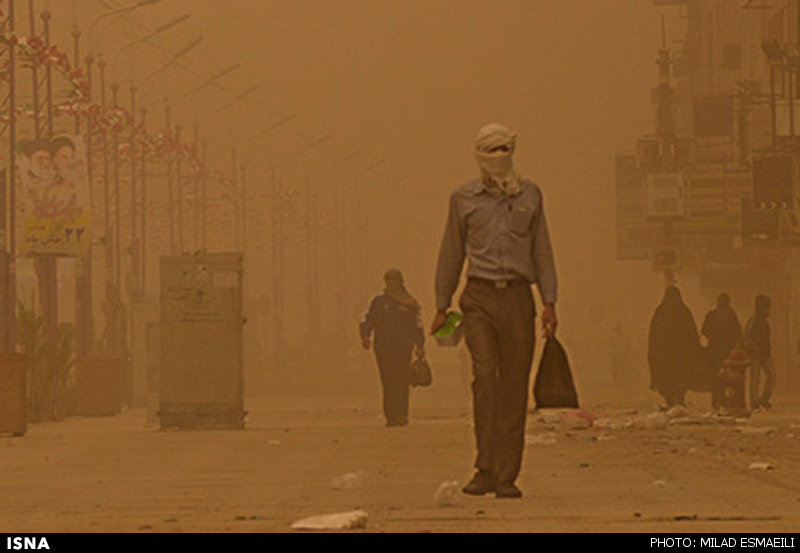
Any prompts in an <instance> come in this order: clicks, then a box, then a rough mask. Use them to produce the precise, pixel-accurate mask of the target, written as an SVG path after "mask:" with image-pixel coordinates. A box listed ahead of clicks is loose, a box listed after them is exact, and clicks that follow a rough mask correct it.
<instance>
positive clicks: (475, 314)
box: [460, 280, 536, 483]
mask: <svg viewBox="0 0 800 553" xmlns="http://www.w3.org/2000/svg"><path fill="white" fill-rule="evenodd" d="M460 306H461V310H462V312H463V313H464V323H463V324H464V330H465V336H466V341H467V347H468V348H469V351H470V354H471V355H472V373H473V382H472V394H473V409H474V413H473V414H474V418H475V439H476V441H477V446H478V455H477V459H476V460H475V467H476V468H477V469H478V470H482V471H489V472H492V473H493V474H494V476H495V479H496V480H497V482H499V483H512V482H514V480H516V478H517V475H518V474H519V470H520V467H521V465H522V451H523V448H524V444H525V419H526V416H527V411H528V384H529V380H530V373H531V364H532V363H533V347H534V342H535V339H536V335H535V332H536V326H535V317H536V308H535V306H534V301H533V294H532V293H531V288H530V286H528V285H527V284H522V285H512V286H509V287H507V288H496V287H495V286H493V285H492V284H491V283H485V282H482V281H474V280H470V281H469V282H468V283H467V287H466V289H465V290H464V294H463V295H462V296H461V301H460Z"/></svg>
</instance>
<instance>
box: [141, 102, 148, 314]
mask: <svg viewBox="0 0 800 553" xmlns="http://www.w3.org/2000/svg"><path fill="white" fill-rule="evenodd" d="M146 123H147V108H146V107H143V108H142V133H143V134H146V133H147V126H146ZM141 163H142V171H141V172H142V208H141V209H142V212H141V213H142V276H141V289H142V297H143V298H144V299H145V300H147V147H146V146H145V145H144V144H142V157H141Z"/></svg>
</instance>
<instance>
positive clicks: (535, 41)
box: [19, 0, 705, 398]
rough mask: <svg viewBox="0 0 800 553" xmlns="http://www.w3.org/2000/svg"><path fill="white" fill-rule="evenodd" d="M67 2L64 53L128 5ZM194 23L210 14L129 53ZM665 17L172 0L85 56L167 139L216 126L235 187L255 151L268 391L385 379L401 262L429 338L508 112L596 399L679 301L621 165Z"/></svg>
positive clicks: (614, 4)
mask: <svg viewBox="0 0 800 553" xmlns="http://www.w3.org/2000/svg"><path fill="white" fill-rule="evenodd" d="M47 4H48V3H47V2H44V3H41V6H37V9H39V8H41V9H49V10H50V11H51V12H52V13H53V21H54V22H61V23H60V24H59V25H54V26H53V34H54V40H53V42H55V43H57V44H63V45H68V44H71V42H72V39H71V37H70V36H69V35H68V33H69V31H70V26H71V25H72V24H77V25H78V26H79V27H80V28H82V29H88V28H90V26H91V25H92V23H93V21H94V20H95V18H97V17H98V16H99V15H101V14H102V13H104V11H108V10H110V9H112V7H117V8H118V7H122V6H123V5H124V4H123V3H121V2H120V3H116V4H115V3H111V2H109V3H107V7H103V5H101V4H100V3H97V2H89V1H85V2H82V1H68V2H50V3H49V5H47ZM25 8H26V6H24V3H23V6H22V8H21V12H22V13H20V14H19V20H20V21H21V22H23V23H24V22H26V21H27V19H26V17H27V16H26V14H25ZM180 14H191V17H190V18H189V19H188V20H187V21H185V22H183V23H181V24H180V25H179V26H175V27H174V28H173V29H170V30H168V31H166V32H163V33H160V34H158V35H157V36H155V37H153V38H152V39H150V40H148V41H147V42H143V43H140V44H138V45H135V46H133V47H129V48H127V49H126V50H123V53H121V54H120V55H118V56H116V58H117V59H116V60H114V59H113V58H114V53H116V52H118V51H119V50H120V48H122V47H123V46H125V45H126V44H128V43H130V42H131V41H132V40H133V39H135V38H136V37H139V36H142V35H146V34H147V33H148V30H149V31H152V29H154V28H156V27H158V26H159V25H160V24H163V23H164V22H168V21H170V19H171V18H174V17H176V15H180ZM659 17H660V13H659V10H658V9H654V8H653V7H652V6H650V5H649V3H647V2H641V1H637V0H630V1H622V0H608V1H603V2H594V1H590V0H572V1H569V2H554V1H552V2H551V1H530V0H528V1H512V2H503V3H501V4H499V5H489V4H487V3H484V2H469V1H465V2H427V1H425V2H422V1H411V2H405V1H404V2H399V1H397V2H395V1H356V0H348V1H347V2H322V1H303V0H301V1H298V2H269V1H268V2H264V1H256V0H253V1H249V2H248V1H242V0H234V1H231V2H226V3H225V4H224V5H220V3H218V2H212V1H205V0H192V1H185V2H181V1H179V0H170V1H164V2H158V3H155V4H154V5H152V6H144V7H142V8H140V9H138V10H136V11H133V12H131V13H129V14H127V15H125V14H123V16H121V17H118V18H110V19H109V20H102V21H101V22H100V23H98V24H97V25H96V27H95V30H94V33H93V36H91V37H89V36H87V32H86V31H84V33H83V36H82V39H81V40H82V43H81V46H82V49H83V50H82V52H83V53H82V54H81V55H82V56H85V55H86V53H87V49H88V48H90V47H91V48H94V50H95V51H96V52H103V53H104V56H105V58H106V60H107V61H108V69H107V72H108V74H109V75H110V78H109V82H112V81H113V80H115V79H117V80H118V81H119V82H120V83H121V88H120V103H121V104H123V105H125V104H126V103H127V101H128V100H127V96H128V94H127V88H128V86H129V83H131V82H136V83H140V82H141V81H142V80H144V79H146V78H148V77H149V82H148V84H147V86H146V87H142V88H143V90H141V91H139V102H140V105H142V104H144V105H148V106H149V113H148V120H147V125H148V128H149V129H150V130H155V129H159V128H163V127H164V124H165V121H164V115H163V105H164V103H165V101H169V102H170V103H171V110H172V112H171V117H172V122H173V124H179V125H182V127H183V133H184V134H183V136H184V140H186V139H188V140H191V139H192V136H191V133H192V127H193V125H195V124H197V125H198V128H199V133H200V138H201V140H203V141H207V142H208V152H209V165H210V167H211V170H212V171H221V172H222V173H224V174H225V175H226V176H227V178H230V176H231V174H232V169H231V167H232V164H233V163H234V161H233V158H232V155H233V154H232V149H233V148H235V149H236V151H237V154H236V155H237V161H236V163H237V164H239V165H244V166H245V168H246V182H247V194H248V196H249V198H248V200H247V202H246V204H247V210H248V213H247V230H246V233H247V247H248V250H247V254H246V261H245V265H246V269H245V289H246V298H245V304H246V307H245V311H246V315H247V316H248V321H249V323H248V324H249V325H250V328H246V329H245V354H246V363H247V366H246V377H247V386H246V388H245V391H246V393H247V394H263V393H268V392H269V388H270V386H271V385H272V384H270V383H274V381H275V379H280V378H281V377H282V376H286V375H285V374H284V375H281V374H280V373H281V372H283V371H286V372H290V373H291V379H294V380H300V379H302V380H305V382H303V387H311V388H313V387H314V384H315V382H317V381H322V382H324V381H325V380H327V378H326V376H325V374H326V373H327V374H328V376H331V375H333V374H336V373H338V372H341V371H346V370H347V369H348V365H351V367H350V369H353V367H352V365H354V364H355V365H357V366H358V367H359V369H358V370H366V371H367V372H366V373H365V374H364V378H365V380H368V379H370V378H372V374H373V373H372V363H373V361H372V359H371V356H370V355H365V354H364V353H363V352H361V350H360V347H359V344H358V338H357V324H358V321H359V319H360V318H361V316H362V315H363V312H364V311H365V309H366V307H367V304H368V302H369V299H370V298H371V297H372V296H373V295H375V294H377V293H379V292H380V291H381V289H382V287H383V283H382V275H383V272H384V271H385V270H386V269H387V268H389V267H397V268H399V269H401V270H402V271H403V272H404V275H405V278H406V282H407V284H408V287H409V289H410V290H411V292H412V294H414V295H415V296H416V297H417V298H418V300H419V301H420V303H421V304H422V308H423V309H422V318H423V323H424V325H425V326H426V328H427V327H428V325H429V323H430V319H431V318H432V316H433V313H434V305H433V277H434V272H435V263H436V255H437V249H438V246H439V242H440V239H441V232H442V229H443V225H444V219H445V217H446V209H447V198H448V196H449V194H450V193H451V191H452V190H453V189H454V188H455V187H457V186H459V185H460V184H461V183H463V182H465V181H467V180H469V179H471V178H474V176H475V175H476V174H477V165H476V163H475V160H474V154H473V141H474V137H475V133H476V131H477V129H478V128H480V127H481V126H482V125H484V124H485V123H488V122H492V121H496V122H501V123H504V124H506V125H507V126H509V127H510V128H511V129H512V130H513V131H515V132H516V133H517V134H518V148H517V152H516V155H515V166H516V168H517V170H518V171H519V172H520V173H521V174H522V175H523V176H525V177H527V178H530V179H532V180H534V181H535V182H537V183H538V184H539V185H540V187H541V188H542V190H543V193H544V196H545V199H546V206H547V207H546V209H547V215H548V220H549V225H550V229H551V235H552V239H553V246H554V250H555V256H556V265H557V270H558V275H559V280H560V301H559V303H558V313H559V318H560V335H561V336H562V340H563V341H564V343H565V346H566V347H567V348H568V351H569V353H570V355H571V357H572V359H573V364H574V370H575V372H576V378H577V380H578V384H579V387H580V389H581V390H580V391H581V392H582V394H584V395H585V396H586V397H587V398H589V397H592V396H595V395H596V394H599V395H602V394H603V393H605V392H606V391H607V389H606V388H607V386H608V385H609V384H610V353H609V351H610V350H609V345H608V342H609V339H610V335H611V330H612V328H613V327H614V325H615V324H616V323H617V322H618V321H619V322H622V323H623V325H624V329H625V332H626V333H627V334H628V335H629V337H630V339H632V340H636V341H641V340H642V339H643V338H644V331H645V325H646V322H647V319H648V317H649V316H650V314H651V312H652V308H653V306H654V305H655V303H656V302H657V300H658V299H659V297H660V295H661V289H662V288H661V283H660V278H659V277H658V276H657V275H654V274H653V273H652V272H651V271H650V269H649V267H648V266H647V264H642V263H630V262H629V263H619V262H616V261H615V260H614V237H615V223H614V193H613V190H614V188H613V182H614V181H613V179H614V169H613V156H614V153H615V152H617V151H622V150H625V149H627V148H629V147H630V144H632V138H633V137H636V136H639V135H642V134H644V133H646V132H648V131H650V129H651V128H652V125H653V108H652V106H651V104H650V94H649V91H650V88H651V87H652V86H653V84H654V82H655V78H656V76H657V67H656V65H655V63H654V60H655V56H656V53H657V50H658V47H659V46H660V37H659V33H658V32H657V30H658V29H659V26H660V20H659ZM20 25H22V26H23V27H24V24H22V23H21V24H20ZM676 36H677V33H676ZM197 37H202V39H203V40H202V42H201V43H200V44H199V45H197V46H196V47H195V48H193V49H192V51H190V52H189V53H187V54H186V55H185V56H183V57H182V58H181V59H180V60H179V62H178V63H176V64H174V65H173V66H171V67H169V68H168V69H165V70H162V71H160V72H157V73H156V74H155V75H152V76H151V74H152V72H153V71H154V70H156V69H158V68H159V67H160V66H161V65H162V64H164V63H165V62H167V61H168V60H169V59H170V56H171V55H173V54H174V53H175V52H177V51H179V50H180V49H181V48H183V47H184V46H185V45H186V44H189V43H191V41H192V40H193V39H196V38H197ZM89 40H91V41H93V42H95V43H96V44H95V45H89V44H88V42H89ZM65 50H67V51H68V50H69V49H68V48H65ZM112 62H116V63H114V64H112ZM232 64H239V65H240V66H239V67H238V68H237V69H236V70H235V71H232V72H231V73H229V74H228V75H226V76H224V77H222V78H220V79H219V80H218V81H217V84H219V85H220V86H219V87H215V86H206V87H203V88H201V89H200V90H196V88H197V87H198V85H201V84H202V83H203V82H205V81H206V79H208V78H209V77H210V76H211V75H213V74H215V73H217V72H218V71H221V70H223V69H224V68H226V67H230V66H231V65H232ZM95 79H97V76H96V74H95ZM96 86H97V84H95V87H96ZM139 86H141V85H139ZM256 86H257V87H259V88H258V89H257V90H255V91H253V92H251V93H250V94H248V95H246V97H244V98H242V99H241V100H240V101H235V102H233V103H231V100H234V99H235V98H236V97H237V95H240V94H241V93H245V92H247V91H248V90H251V89H252V88H254V87H256ZM222 88H224V90H222ZM95 94H97V91H96V90H95ZM226 106H227V107H226ZM221 108H222V109H221ZM220 109H221V111H220ZM317 142H319V143H318V144H316V145H314V144H315V143H317ZM273 175H274V178H275V180H273ZM276 181H277V182H278V183H279V185H278V186H280V187H281V190H282V197H284V198H286V202H287V203H285V204H282V205H283V209H284V211H282V217H283V218H282V223H281V224H282V229H281V232H282V236H283V244H284V247H285V250H284V254H283V255H284V258H283V267H282V269H281V272H282V277H281V282H282V287H283V290H282V292H280V293H281V294H282V295H283V303H282V311H283V318H284V324H283V332H282V335H283V337H284V338H283V339H284V340H285V344H284V346H283V348H279V349H280V351H281V353H280V355H282V356H285V358H284V360H283V361H282V365H283V367H285V368H282V367H279V366H277V365H275V364H273V362H272V361H273V358H272V357H271V356H273V355H274V353H275V348H274V343H273V341H274V338H275V333H274V329H273V328H272V325H273V324H274V320H271V317H272V316H273V315H274V311H273V308H274V307H275V302H274V300H273V296H274V294H275V288H274V278H275V277H274V275H273V268H274V265H273V264H272V259H273V257H274V256H273V249H272V247H273V242H272V240H273V230H274V229H273V227H272V220H271V217H270V216H271V213H272V212H271V209H272V208H273V204H272V203H271V202H272V198H274V195H272V196H271V194H272V192H273V190H274V188H275V186H276V184H275V182H276ZM220 183H221V180H220V179H214V178H212V179H211V180H210V183H209V185H208V186H209V192H208V196H209V199H210V205H209V230H208V233H209V234H208V250H209V251H234V250H235V240H236V238H235V236H234V234H235V231H234V230H233V225H232V209H231V206H230V203H225V200H224V199H221V198H222V195H223V191H222V187H221V184H220ZM309 190H311V192H312V194H313V195H314V197H315V218H316V219H317V224H316V228H315V231H316V236H317V251H318V254H317V255H318V260H317V264H318V267H317V274H316V286H315V288H316V290H317V291H316V293H315V296H314V300H313V301H315V305H314V308H313V309H314V312H313V314H312V317H313V318H315V319H316V320H317V324H318V325H319V326H318V327H317V328H316V329H315V334H316V336H315V337H314V338H313V339H311V340H309V331H308V328H309V313H308V311H309V300H308V296H309V286H311V285H313V284H312V283H309V277H308V267H309V254H308V251H307V240H306V239H307V236H308V235H309V228H308V222H307V213H308V205H309V204H308V198H307V194H308V192H309ZM153 194H158V192H154V193H153ZM96 195H97V196H99V195H100V194H96ZM123 198H124V196H123ZM162 200H163V198H162ZM163 201H164V202H165V201H166V200H163ZM187 205H188V203H187ZM159 208H161V209H162V211H156V210H157V209H159ZM123 209H125V208H124V207H123ZM162 213H163V206H158V207H154V215H153V221H154V223H155V222H158V223H161V224H162V225H164V226H166V221H165V220H164V218H165V216H164V215H163V214H162ZM186 213H187V215H185V223H184V224H185V234H186V241H185V249H186V250H187V251H191V250H193V249H194V244H193V242H192V225H193V221H192V218H191V217H192V215H191V214H190V212H189V210H188V207H187V211H186ZM122 232H123V233H125V232H129V231H128V230H125V229H124V228H123V231H122ZM154 232H160V234H158V235H156V236H158V237H160V238H161V239H160V240H159V239H158V238H156V239H151V240H150V242H149V244H150V245H149V246H148V255H149V256H150V258H151V259H152V261H151V262H149V265H148V267H149V273H148V275H147V280H148V282H149V285H148V295H149V296H151V297H154V296H156V295H157V283H158V272H157V266H158V264H157V261H156V260H157V256H158V255H163V254H166V253H168V250H167V249H166V245H167V244H166V242H167V239H166V236H167V235H166V231H164V230H163V229H162V230H160V231H154ZM123 238H124V236H123ZM159 248H161V249H160V250H159ZM99 264H100V265H102V262H101V263H99ZM101 296H102V294H101V293H96V294H95V297H96V298H97V297H101ZM96 301H97V300H96ZM259 302H260V303H261V304H262V307H261V308H260V310H259V307H258V305H259ZM263 304H266V307H265V306H264V305H263ZM703 307H705V306H703ZM98 311H99V309H98ZM259 314H260V315H261V319H264V320H259ZM98 317H99V321H98V323H97V324H98V325H99V327H101V328H102V315H98ZM255 326H258V329H257V330H256V329H254V328H253V327H255ZM254 340H258V341H259V342H260V344H259V345H258V346H257V347H256V346H255V344H254V343H253V341H254ZM343 342H346V343H347V349H346V350H344V349H341V346H342V343H343ZM429 350H430V351H429V355H430V356H431V357H433V358H437V357H443V358H444V361H445V362H446V361H447V359H448V357H449V356H451V355H450V352H449V351H447V350H444V351H442V350H437V348H436V347H435V346H433V345H432V343H431V345H430V347H429ZM254 351H255V353H254ZM334 351H335V354H332V352H334ZM310 354H311V355H310ZM637 356H638V357H637V360H638V361H640V362H641V363H640V369H641V374H637V375H634V378H639V379H642V380H641V382H642V383H643V382H644V378H645V377H644V374H645V370H646V369H645V366H644V349H643V348H642V347H640V348H639V350H638V351H637ZM365 357H367V359H365ZM320 364H324V369H323V368H322V367H320ZM312 369H313V370H312ZM306 372H307V373H308V377H307V378H306V377H303V376H302V375H303V374H305V373H306ZM328 385H329V384H323V387H326V386H328Z"/></svg>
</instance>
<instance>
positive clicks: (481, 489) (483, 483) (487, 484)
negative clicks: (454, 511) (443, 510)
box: [461, 470, 495, 495]
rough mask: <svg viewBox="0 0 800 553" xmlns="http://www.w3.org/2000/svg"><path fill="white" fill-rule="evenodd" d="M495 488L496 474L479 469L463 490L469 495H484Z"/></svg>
mask: <svg viewBox="0 0 800 553" xmlns="http://www.w3.org/2000/svg"><path fill="white" fill-rule="evenodd" d="M494 488H495V484H494V475H493V474H492V473H491V472H488V471H484V470H479V471H478V472H476V473H475V476H473V477H472V480H470V481H469V483H468V484H467V485H466V486H464V488H463V489H462V490H461V491H462V492H464V493H466V494H469V495H484V494H487V493H492V492H493V491H494Z"/></svg>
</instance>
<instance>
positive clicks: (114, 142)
mask: <svg viewBox="0 0 800 553" xmlns="http://www.w3.org/2000/svg"><path fill="white" fill-rule="evenodd" d="M118 93H119V84H118V83H116V82H115V83H113V84H112V85H111V98H112V100H111V101H112V105H113V106H114V108H115V109H116V108H118V107H119V103H118V102H117V100H118ZM111 147H112V148H113V149H114V151H113V157H112V159H113V162H114V231H113V234H114V237H113V238H114V286H115V287H116V291H115V294H116V296H117V297H118V298H121V296H122V271H121V268H122V259H121V258H120V242H121V236H120V234H121V233H120V226H119V222H120V221H119V211H120V202H119V196H120V190H119V131H118V130H116V129H114V130H113V131H112V135H111Z"/></svg>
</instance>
